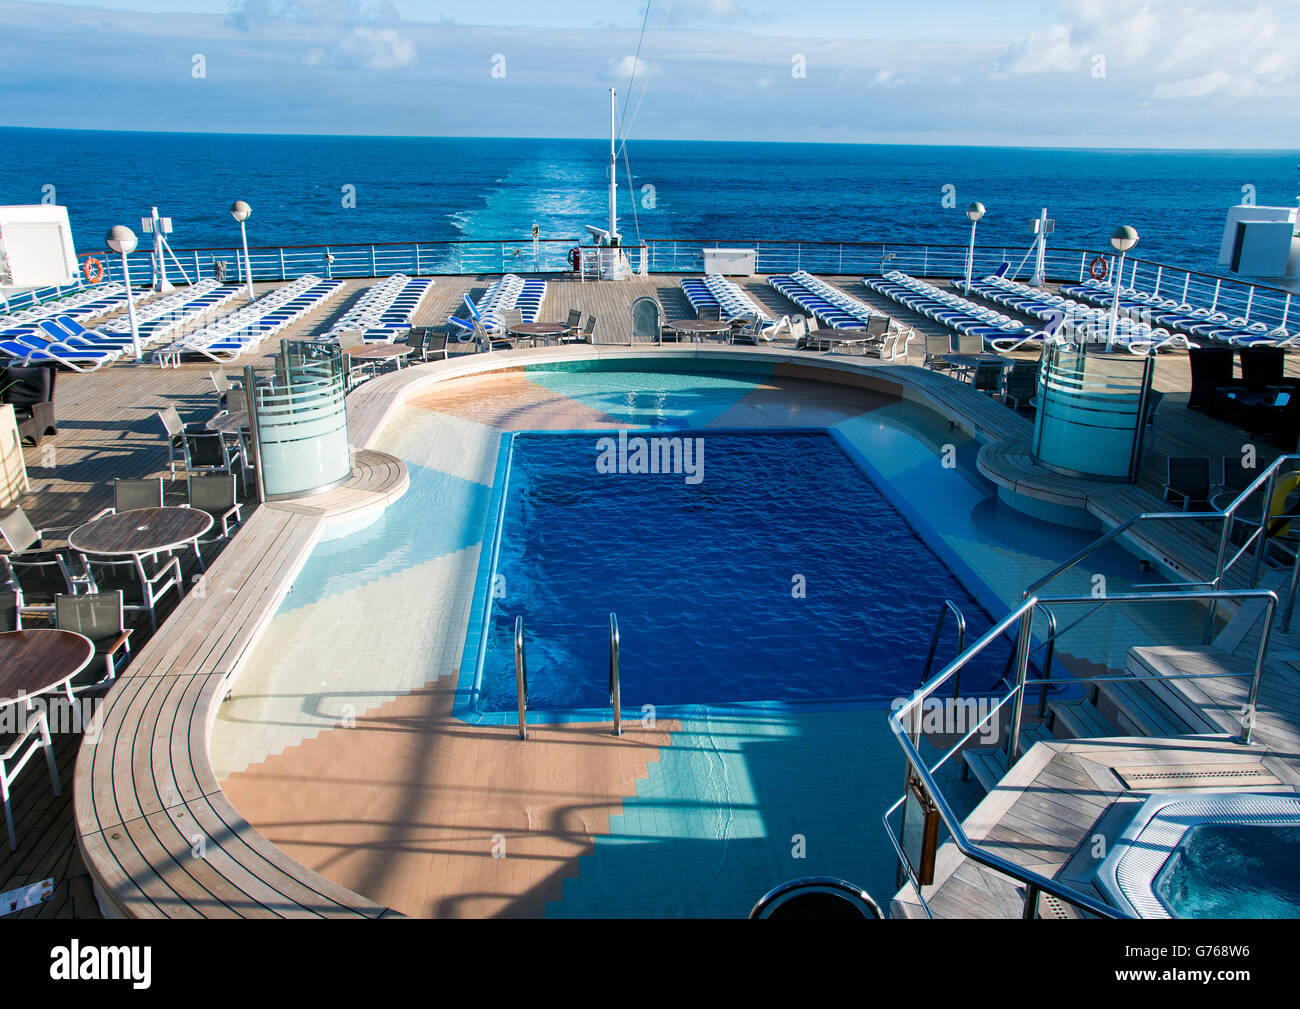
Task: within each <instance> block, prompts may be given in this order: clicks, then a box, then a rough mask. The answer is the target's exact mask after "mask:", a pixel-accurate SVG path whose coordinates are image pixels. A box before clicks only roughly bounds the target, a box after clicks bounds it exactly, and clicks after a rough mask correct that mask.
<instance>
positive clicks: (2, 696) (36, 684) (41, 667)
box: [0, 627, 95, 707]
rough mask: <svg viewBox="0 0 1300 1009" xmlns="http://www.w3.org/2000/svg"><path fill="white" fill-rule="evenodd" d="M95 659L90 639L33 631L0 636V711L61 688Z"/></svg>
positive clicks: (48, 630) (39, 629)
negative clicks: (1, 708) (2, 708)
mask: <svg viewBox="0 0 1300 1009" xmlns="http://www.w3.org/2000/svg"><path fill="white" fill-rule="evenodd" d="M94 657H95V646H94V644H92V643H91V641H90V639H89V638H87V637H83V636H82V635H80V634H74V633H73V632H72V631H57V630H53V629H51V628H48V627H37V628H33V629H32V630H27V631H6V632H4V633H3V634H0V707H8V706H9V705H11V704H17V703H19V702H21V701H26V700H27V699H28V698H31V697H34V696H35V695H37V694H44V693H46V692H47V691H50V690H56V689H58V688H59V687H62V688H63V689H64V691H65V693H66V694H67V695H68V699H69V700H71V699H72V690H71V688H70V687H69V686H68V681H69V680H71V679H72V678H73V677H74V676H76V675H77V674H78V673H79V672H81V671H82V670H83V669H85V668H86V665H87V664H88V663H89V662H90V660H91V659H93V658H94Z"/></svg>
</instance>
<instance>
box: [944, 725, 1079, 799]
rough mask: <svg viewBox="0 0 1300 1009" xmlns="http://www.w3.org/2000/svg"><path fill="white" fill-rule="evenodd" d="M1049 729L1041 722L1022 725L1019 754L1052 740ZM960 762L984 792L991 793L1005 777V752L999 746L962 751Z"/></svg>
mask: <svg viewBox="0 0 1300 1009" xmlns="http://www.w3.org/2000/svg"><path fill="white" fill-rule="evenodd" d="M1054 738H1056V737H1055V736H1053V735H1052V732H1051V730H1050V729H1048V727H1047V725H1046V724H1045V723H1043V722H1038V723H1037V724H1035V725H1024V726H1021V728H1020V753H1021V755H1023V754H1025V753H1026V752H1027V751H1028V750H1029V748H1030V747H1031V746H1033V745H1034V744H1035V743H1040V742H1042V741H1043V740H1045V739H1054ZM961 758H962V760H964V761H965V762H966V766H967V767H969V768H970V770H971V773H973V774H974V775H975V780H976V781H978V782H979V783H980V785H981V787H983V789H984V791H986V792H991V791H993V789H995V788H997V786H998V783H999V782H1000V781H1001V780H1002V779H1003V777H1005V776H1006V773H1007V769H1008V768H1007V751H1006V749H1005V748H1004V747H1001V746H989V747H981V748H980V749H971V750H963V751H962V754H961Z"/></svg>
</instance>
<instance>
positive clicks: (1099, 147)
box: [0, 124, 1300, 155]
mask: <svg viewBox="0 0 1300 1009" xmlns="http://www.w3.org/2000/svg"><path fill="white" fill-rule="evenodd" d="M0 129H3V130H29V131H32V132H44V133H113V134H134V135H143V136H181V137H183V136H216V137H305V138H312V139H340V140H551V141H561V142H563V141H582V142H589V141H605V140H608V139H609V138H608V136H603V135H595V136H586V137H551V136H543V135H520V136H488V135H481V134H458V135H457V134H421V133H285V132H281V131H278V130H244V131H238V132H236V131H232V130H201V129H199V130H125V129H97V128H91V127H75V126H22V125H12V124H0ZM638 140H639V142H644V143H657V144H697V145H698V144H773V145H781V146H796V145H808V146H821V147H962V148H974V149H986V150H1008V151H1015V150H1035V151H1040V150H1041V151H1133V152H1170V153H1174V152H1206V153H1224V154H1230V153H1251V154H1266V153H1275V154H1297V155H1300V148H1290V147H1187V146H1156V147H1124V146H1116V145H1111V144H1096V145H1088V144H1032V143H1019V144H976V143H956V142H951V141H949V142H943V141H929V142H927V141H907V142H904V141H880V140H697V139H690V138H683V137H641V138H638ZM624 142H628V143H630V142H633V141H632V139H631V138H625V139H624Z"/></svg>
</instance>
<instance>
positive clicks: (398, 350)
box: [343, 343, 415, 357]
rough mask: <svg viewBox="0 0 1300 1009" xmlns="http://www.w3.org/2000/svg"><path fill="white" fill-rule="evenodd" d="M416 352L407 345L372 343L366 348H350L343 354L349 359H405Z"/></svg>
mask: <svg viewBox="0 0 1300 1009" xmlns="http://www.w3.org/2000/svg"><path fill="white" fill-rule="evenodd" d="M413 350H415V348H414V347H411V346H408V345H407V344H405V343H371V344H367V345H366V346H364V347H349V348H348V349H347V350H345V351H344V352H343V353H345V354H347V355H348V357H405V356H406V355H407V354H409V353H411V352H412V351H413Z"/></svg>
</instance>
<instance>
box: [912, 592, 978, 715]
mask: <svg viewBox="0 0 1300 1009" xmlns="http://www.w3.org/2000/svg"><path fill="white" fill-rule="evenodd" d="M949 613H951V614H952V616H953V619H954V620H956V621H957V654H958V655H960V654H961V653H962V652H964V651H965V650H966V615H965V614H964V613H962V611H961V608H960V607H959V606H958V605H957V604H956V603H954V602H953V601H952V600H951V599H945V600H944V601H943V605H942V606H940V607H939V619H938V620H936V621H935V622H934V634H932V635H931V636H930V651H929V652H928V653H927V654H926V656H925V668H924V669H923V670H922V671H921V679H920V680H919V681H918V683H917V686H920V684H922V683H924V682H925V681H926V680H927V679H928V678H929V676H930V668H931V667H932V666H933V665H934V654H935V652H937V651H938V650H939V638H940V636H941V635H942V634H943V625H944V624H945V623H946V622H947V620H948V614H949ZM960 684H961V678H960V677H958V679H957V680H956V681H955V682H954V683H953V685H952V696H953V697H956V696H957V693H958V690H959V688H960Z"/></svg>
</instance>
